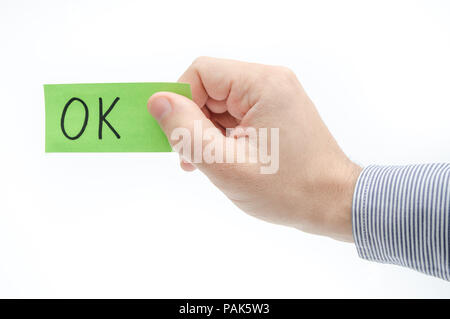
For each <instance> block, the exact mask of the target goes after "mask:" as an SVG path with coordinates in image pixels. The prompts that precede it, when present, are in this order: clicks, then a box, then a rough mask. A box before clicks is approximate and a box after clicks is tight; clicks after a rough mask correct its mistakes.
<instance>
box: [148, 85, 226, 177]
mask: <svg viewBox="0 0 450 319" xmlns="http://www.w3.org/2000/svg"><path fill="white" fill-rule="evenodd" d="M147 107H148V110H149V112H150V114H151V115H152V116H153V117H154V118H155V119H156V120H157V121H158V123H159V125H160V126H161V129H162V130H163V131H164V133H165V134H166V136H167V138H168V140H169V142H170V144H171V145H172V147H174V149H175V150H176V151H178V152H179V153H180V155H181V156H182V157H183V158H184V159H186V160H187V161H189V162H191V163H194V164H195V166H197V167H199V168H200V169H203V168H205V166H206V165H205V164H206V163H204V160H203V148H204V147H205V144H208V143H209V141H210V139H211V138H217V139H218V140H224V139H225V137H224V136H223V134H222V132H221V131H220V130H219V129H218V128H216V127H215V126H214V124H213V123H212V122H211V121H210V120H209V119H208V118H207V117H206V116H205V114H204V113H203V112H202V111H201V109H200V107H199V106H198V105H197V104H195V103H194V102H193V101H192V100H190V99H188V98H186V97H184V96H182V95H178V94H176V93H170V92H158V93H155V94H154V95H152V96H151V97H150V99H149V100H148V105H147ZM205 132H207V134H208V135H209V138H208V139H206V140H205V139H204V138H203V134H204V133H205Z"/></svg>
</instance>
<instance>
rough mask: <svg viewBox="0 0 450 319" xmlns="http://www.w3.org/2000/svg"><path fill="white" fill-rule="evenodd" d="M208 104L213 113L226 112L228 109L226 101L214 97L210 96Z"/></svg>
mask: <svg viewBox="0 0 450 319" xmlns="http://www.w3.org/2000/svg"><path fill="white" fill-rule="evenodd" d="M206 106H207V107H208V109H209V110H210V111H211V112H213V113H225V112H226V111H227V102H226V101H217V100H214V99H212V98H208V100H207V101H206Z"/></svg>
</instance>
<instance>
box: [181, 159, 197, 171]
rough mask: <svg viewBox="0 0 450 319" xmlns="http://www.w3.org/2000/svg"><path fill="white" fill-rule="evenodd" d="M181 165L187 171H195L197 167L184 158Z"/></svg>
mask: <svg viewBox="0 0 450 319" xmlns="http://www.w3.org/2000/svg"><path fill="white" fill-rule="evenodd" d="M180 166H181V168H182V169H183V170H184V171H186V172H193V171H195V170H196V169H197V168H196V167H195V166H194V165H193V164H191V163H189V162H187V161H185V160H183V159H181V160H180Z"/></svg>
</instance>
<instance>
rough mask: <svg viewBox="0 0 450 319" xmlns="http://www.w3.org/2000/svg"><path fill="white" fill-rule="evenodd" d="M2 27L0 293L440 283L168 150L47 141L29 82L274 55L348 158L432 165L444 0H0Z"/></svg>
mask: <svg viewBox="0 0 450 319" xmlns="http://www.w3.org/2000/svg"><path fill="white" fill-rule="evenodd" d="M0 41H1V42H0V99H1V103H0V108H1V113H0V155H1V156H0V163H1V165H0V297H180V298H193V297H255V298H256V297H274V298H277V297H297V298H300V297H386V298H391V297H450V284H449V283H448V282H445V281H442V280H439V279H434V278H432V277H428V276H425V275H422V274H419V273H416V272H413V271H411V270H407V269H402V268H400V267H397V266H390V265H381V264H375V263H370V262H366V261H363V260H361V259H359V258H358V256H357V253H356V250H355V248H354V246H353V245H351V244H345V243H340V242H336V241H333V240H331V239H327V238H321V237H317V236H313V235H308V234H303V233H300V232H299V231H296V230H294V229H289V228H285V227H281V226H276V225H271V224H267V223H265V222H262V221H258V220H256V219H253V218H251V217H249V216H247V215H245V214H244V213H242V212H240V211H239V210H238V209H237V208H235V207H234V206H233V205H232V204H231V203H230V202H228V201H227V199H226V198H225V197H224V196H223V195H222V194H221V193H220V192H219V191H218V190H217V189H215V188H214V187H212V186H211V185H210V183H209V182H208V180H207V179H206V178H205V177H204V176H202V174H201V173H199V172H195V173H193V174H188V173H185V172H183V171H182V170H181V169H180V168H179V167H178V158H177V156H176V154H119V153H117V154H45V153H44V96H43V88H42V84H44V83H72V82H81V83H83V82H135V81H136V82H137V81H175V80H177V78H178V76H179V75H180V74H181V73H182V72H183V71H184V70H185V69H186V68H187V67H188V66H189V64H190V63H191V62H192V60H193V59H194V58H195V57H197V56H199V55H210V56H217V57H227V58H234V59H240V60H247V61H253V62H261V63H267V64H280V65H286V66H288V67H290V68H291V69H293V70H294V71H295V72H296V74H297V75H298V77H299V79H300V81H301V82H302V83H303V85H304V87H305V89H306V90H307V92H308V93H309V95H310V96H311V98H312V99H313V101H315V103H316V105H317V108H318V109H319V111H320V113H321V115H322V116H323V118H324V120H325V122H326V123H327V125H328V126H329V128H330V130H331V131H332V133H333V134H334V135H335V137H336V138H337V140H338V142H339V143H340V145H341V146H342V147H343V149H344V151H345V152H346V153H347V154H348V155H349V156H350V157H351V158H352V159H353V160H354V161H356V162H358V163H360V164H361V165H368V164H371V163H377V164H401V163H421V162H448V161H450V132H449V121H450V4H449V2H448V1H428V0H427V1H421V2H416V1H305V2H300V1H288V2H284V1H280V0H277V1H270V2H265V1H254V2H250V1H242V0H240V1H231V0H227V1H220V2H218V1H211V0H210V1H201V2H200V1H186V0H185V1H177V2H173V1H163V0H160V1H142V2H137V1H130V0H127V1H111V0H108V1H92V0H91V1H16V0H14V1H5V0H2V1H1V2H0ZM143 107H145V105H143Z"/></svg>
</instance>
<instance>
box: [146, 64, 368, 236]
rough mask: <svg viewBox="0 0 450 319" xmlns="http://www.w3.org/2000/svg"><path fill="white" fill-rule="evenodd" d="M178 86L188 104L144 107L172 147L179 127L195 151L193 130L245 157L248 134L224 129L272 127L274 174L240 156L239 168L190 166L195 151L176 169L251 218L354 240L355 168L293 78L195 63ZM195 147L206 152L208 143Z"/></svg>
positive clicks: (164, 97)
mask: <svg viewBox="0 0 450 319" xmlns="http://www.w3.org/2000/svg"><path fill="white" fill-rule="evenodd" d="M179 82H184V83H189V84H190V85H191V89H192V96H193V101H191V100H189V99H188V98H185V97H183V96H180V95H177V94H174V93H169V92H159V93H156V94H154V95H153V96H151V98H150V99H149V102H148V108H149V111H150V113H151V114H152V115H153V116H154V117H155V118H156V119H157V120H158V122H159V124H160V126H161V128H162V129H163V131H164V132H165V133H166V135H167V136H168V138H169V141H170V143H171V144H172V146H175V145H177V143H178V142H179V141H180V136H179V134H172V133H174V132H175V131H176V129H179V128H184V129H185V131H186V129H187V130H188V132H190V133H191V137H192V143H191V145H194V143H195V142H194V135H195V134H194V130H195V129H196V128H195V123H201V128H202V130H203V132H204V131H207V130H209V132H210V133H211V132H212V133H211V134H212V135H213V136H216V137H219V135H220V138H222V139H223V140H224V141H225V142H224V143H226V142H227V141H231V140H230V139H232V140H233V141H236V142H237V144H238V145H241V146H242V145H243V146H246V147H248V148H249V149H250V150H251V149H252V148H254V147H255V145H253V144H251V143H250V142H249V136H248V135H247V136H246V135H245V134H243V135H242V134H239V133H236V134H235V135H236V136H234V137H233V136H227V137H224V134H225V130H224V129H225V128H235V129H236V128H237V129H236V130H235V132H240V130H239V128H244V129H245V128H248V127H253V128H256V129H259V128H279V162H278V165H279V168H278V167H275V168H278V169H277V170H276V171H275V170H274V173H273V174H261V168H262V167H264V165H267V164H263V163H260V162H257V163H252V161H251V160H250V157H249V154H250V153H251V151H247V152H246V157H245V161H244V163H236V162H235V163H210V162H209V163H206V162H205V161H203V162H198V163H192V162H194V160H193V159H194V151H189V152H188V153H186V152H185V151H184V152H183V156H184V158H182V161H181V167H182V168H183V169H185V170H187V171H190V170H194V169H195V168H199V169H200V170H201V171H203V172H204V173H205V174H206V175H207V176H208V177H209V179H210V180H211V181H212V182H213V183H214V184H215V185H216V186H217V187H218V188H219V189H220V190H221V191H223V192H224V193H225V195H226V196H227V197H228V198H229V199H230V200H232V201H233V202H234V203H235V204H236V205H237V206H238V207H239V208H241V209H242V210H243V211H245V212H246V213H248V214H250V215H253V216H255V217H258V218H261V219H263V220H266V221H269V222H273V223H277V224H282V225H287V226H292V227H295V228H298V229H300V230H303V231H306V232H310V233H314V234H321V235H327V236H330V237H332V238H335V239H340V240H344V241H353V238H352V223H351V206H352V197H353V190H354V187H355V183H356V180H357V178H358V176H359V173H360V171H361V168H360V167H358V166H357V165H356V164H354V163H352V162H351V161H350V160H349V159H348V158H347V157H346V155H345V154H344V153H343V152H342V150H341V149H340V148H339V146H338V145H337V143H336V141H335V140H334V138H333V136H332V135H331V134H330V132H329V131H328V129H327V127H326V126H325V124H324V123H323V121H322V120H321V118H320V116H319V114H318V112H317V110H316V108H315V106H314V104H313V103H312V101H311V100H310V99H309V98H308V96H307V95H306V93H305V91H304V90H303V88H302V86H301V84H300V83H299V81H298V80H297V78H296V76H295V74H294V73H293V72H292V71H290V70H289V69H287V68H284V67H278V66H267V65H260V64H254V63H245V62H238V61H232V60H223V59H215V58H207V57H202V58H198V59H197V60H195V61H194V63H193V64H192V65H191V66H190V67H189V68H188V69H187V71H186V72H185V73H184V74H183V75H182V76H181V78H180V79H179ZM241 131H242V130H241ZM269 132H271V131H270V130H269ZM275 142H277V141H275ZM275 142H274V141H272V140H271V141H270V143H272V144H273V143H275ZM201 143H202V144H201V147H202V148H203V150H205V149H206V145H207V144H208V143H207V141H205V140H203V141H202V142H201ZM270 143H269V144H270ZM272 146H273V145H271V147H272ZM237 147H238V146H236V147H235V148H234V150H236V148H237ZM271 147H270V148H269V149H271ZM274 149H276V148H274ZM180 151H181V150H180ZM216 152H217V151H216ZM226 152H227V149H226V150H225V153H226ZM229 153H231V152H229ZM226 155H227V154H224V156H226ZM272 155H274V154H272ZM275 155H278V154H275ZM233 156H235V155H231V157H233ZM274 160H275V158H273V156H272V161H274Z"/></svg>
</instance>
